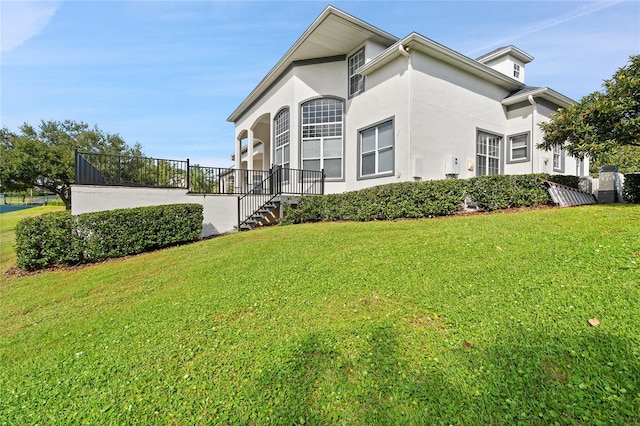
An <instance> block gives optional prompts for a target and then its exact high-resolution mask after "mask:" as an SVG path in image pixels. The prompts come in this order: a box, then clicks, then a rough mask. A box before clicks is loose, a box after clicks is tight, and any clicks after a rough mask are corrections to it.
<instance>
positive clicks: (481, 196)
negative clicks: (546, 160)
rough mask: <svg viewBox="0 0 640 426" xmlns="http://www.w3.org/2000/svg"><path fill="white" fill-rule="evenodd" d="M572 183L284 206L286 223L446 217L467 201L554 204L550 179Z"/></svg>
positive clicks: (434, 185) (435, 187)
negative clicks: (549, 188)
mask: <svg viewBox="0 0 640 426" xmlns="http://www.w3.org/2000/svg"><path fill="white" fill-rule="evenodd" d="M567 178H568V177H567V176H558V175H552V176H550V175H547V174H529V175H493V176H479V177H474V178H471V179H460V180H458V179H446V180H433V181H425V182H402V183H393V184H388V185H381V186H376V187H372V188H366V189H362V190H359V191H352V192H345V193H342V194H328V195H321V196H313V197H302V198H301V199H300V200H299V201H298V204H297V206H296V207H295V208H293V207H291V206H285V214H284V218H283V220H282V222H281V223H283V224H294V223H303V222H317V221H322V220H329V221H332V220H355V221H369V220H376V219H378V220H390V219H399V218H425V217H434V216H447V215H452V214H454V213H456V212H457V211H459V210H461V209H462V208H463V207H464V205H465V200H466V201H467V202H468V203H473V204H475V205H476V206H477V208H479V209H481V210H484V211H492V210H498V209H506V208H512V207H524V206H526V207H530V206H535V205H540V204H547V203H549V202H550V199H549V194H548V192H547V190H546V188H545V186H544V181H545V180H553V181H554V182H556V183H561V184H563V185H567V186H572V187H575V188H577V187H578V181H579V179H578V178H576V177H575V176H571V178H572V179H567Z"/></svg>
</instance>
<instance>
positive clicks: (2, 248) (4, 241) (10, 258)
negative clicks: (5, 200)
mask: <svg viewBox="0 0 640 426" xmlns="http://www.w3.org/2000/svg"><path fill="white" fill-rule="evenodd" d="M60 210H64V207H57V206H43V207H32V208H29V209H25V210H19V211H16V212H11V213H3V214H0V274H4V273H5V272H6V271H7V270H8V269H9V268H11V267H12V266H14V265H15V264H16V241H15V240H16V239H15V234H14V231H13V230H14V229H15V227H16V223H18V222H19V221H20V220H21V219H24V218H25V217H31V216H37V215H41V214H42V213H46V212H53V211H60Z"/></svg>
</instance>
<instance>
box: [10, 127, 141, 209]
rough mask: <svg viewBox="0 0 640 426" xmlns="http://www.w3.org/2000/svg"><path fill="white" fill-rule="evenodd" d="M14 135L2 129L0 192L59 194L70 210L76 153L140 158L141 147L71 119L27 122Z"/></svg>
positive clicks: (116, 135)
mask: <svg viewBox="0 0 640 426" xmlns="http://www.w3.org/2000/svg"><path fill="white" fill-rule="evenodd" d="M19 130H20V131H19V133H13V132H11V131H9V129H7V128H6V127H3V128H2V129H1V130H0V191H2V192H4V191H7V190H24V189H29V188H33V187H38V188H42V189H45V190H48V191H51V192H53V193H55V194H57V195H58V196H59V197H60V198H61V199H62V201H64V204H65V206H66V208H67V210H69V209H71V184H72V183H73V181H74V177H75V176H74V175H75V150H76V149H77V150H79V151H83V152H97V153H104V154H121V155H137V156H141V155H142V152H141V146H140V145H139V144H135V145H134V146H129V145H127V144H126V142H125V141H124V140H123V139H122V138H121V137H120V136H119V135H118V134H109V133H105V132H103V131H102V130H100V129H99V128H98V127H97V126H94V127H93V128H90V127H89V126H88V125H87V124H86V123H83V122H75V121H72V120H66V121H63V122H60V121H44V120H43V121H42V122H41V123H40V126H39V127H38V128H34V127H32V126H31V125H29V124H27V123H25V124H23V125H22V126H21V127H20V128H19Z"/></svg>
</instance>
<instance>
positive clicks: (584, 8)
mask: <svg viewBox="0 0 640 426" xmlns="http://www.w3.org/2000/svg"><path fill="white" fill-rule="evenodd" d="M618 3H622V0H617V1H607V2H595V3H588V4H587V5H581V6H580V7H578V8H577V9H575V10H573V11H571V12H569V13H567V14H564V15H561V16H557V17H554V18H551V19H547V20H544V21H540V22H536V23H533V24H531V25H529V26H528V27H525V28H521V29H520V30H519V31H518V32H517V33H515V34H512V35H510V36H507V37H503V38H500V39H498V40H493V41H492V42H490V43H487V44H486V45H484V46H482V47H478V48H476V49H473V50H472V51H471V52H468V53H469V54H474V53H485V52H486V51H487V50H488V49H491V48H494V47H496V46H503V45H507V44H511V43H512V42H513V40H516V39H519V38H522V37H524V36H526V35H529V34H533V33H537V32H540V31H542V30H546V29H548V28H552V27H555V26H558V25H561V24H564V23H566V22H569V21H573V20H574V19H577V18H580V17H582V16H585V15H590V14H592V13H596V12H598V11H600V10H602V9H606V8H608V7H611V6H614V5H616V4H618Z"/></svg>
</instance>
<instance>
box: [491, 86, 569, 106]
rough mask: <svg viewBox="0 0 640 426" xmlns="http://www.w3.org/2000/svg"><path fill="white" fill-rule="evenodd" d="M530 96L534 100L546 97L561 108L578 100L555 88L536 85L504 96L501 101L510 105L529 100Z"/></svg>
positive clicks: (505, 104) (545, 98)
mask: <svg viewBox="0 0 640 426" xmlns="http://www.w3.org/2000/svg"><path fill="white" fill-rule="evenodd" d="M529 96H531V97H532V98H533V99H534V100H535V99H536V98H538V99H544V100H546V101H549V102H552V103H553V104H555V105H557V106H559V107H561V108H567V107H568V106H570V105H571V104H574V103H575V102H576V101H574V100H573V99H571V98H569V97H567V96H565V95H563V94H562V93H559V92H556V91H555V90H553V89H550V88H548V87H536V88H533V89H532V90H522V91H520V92H518V93H516V94H514V95H511V96H508V97H506V98H504V99H503V100H502V101H501V103H502V105H504V106H510V105H515V104H517V103H520V102H525V101H527V102H528V101H529Z"/></svg>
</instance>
